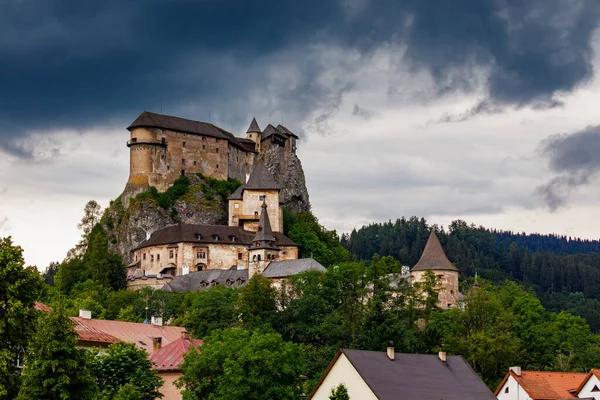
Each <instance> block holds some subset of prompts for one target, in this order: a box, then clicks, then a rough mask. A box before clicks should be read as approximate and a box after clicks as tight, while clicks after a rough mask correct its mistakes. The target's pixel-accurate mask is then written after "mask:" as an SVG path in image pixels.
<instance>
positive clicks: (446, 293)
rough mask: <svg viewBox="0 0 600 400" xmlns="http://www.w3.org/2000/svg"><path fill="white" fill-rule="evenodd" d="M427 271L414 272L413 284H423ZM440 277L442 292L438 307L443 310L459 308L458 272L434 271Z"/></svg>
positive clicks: (439, 295)
mask: <svg viewBox="0 0 600 400" xmlns="http://www.w3.org/2000/svg"><path fill="white" fill-rule="evenodd" d="M426 272H427V271H412V272H411V273H410V276H411V280H412V283H413V284H414V283H416V282H423V281H424V280H425V279H424V275H425V273H426ZM433 272H434V273H435V275H436V276H437V277H438V281H439V285H440V291H439V294H438V307H440V308H443V309H448V308H454V307H458V271H433Z"/></svg>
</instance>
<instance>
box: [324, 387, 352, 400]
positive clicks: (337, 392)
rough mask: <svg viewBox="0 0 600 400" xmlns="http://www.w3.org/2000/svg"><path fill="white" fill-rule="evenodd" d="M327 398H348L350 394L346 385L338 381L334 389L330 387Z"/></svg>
mask: <svg viewBox="0 0 600 400" xmlns="http://www.w3.org/2000/svg"><path fill="white" fill-rule="evenodd" d="M329 400H350V395H349V394H348V389H346V385H344V384H343V383H340V384H339V385H338V386H337V387H336V388H335V389H331V395H330V396H329Z"/></svg>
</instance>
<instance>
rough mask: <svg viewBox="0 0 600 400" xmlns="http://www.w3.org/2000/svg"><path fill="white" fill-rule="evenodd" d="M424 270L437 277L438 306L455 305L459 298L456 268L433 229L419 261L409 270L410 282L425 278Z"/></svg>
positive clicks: (447, 306)
mask: <svg viewBox="0 0 600 400" xmlns="http://www.w3.org/2000/svg"><path fill="white" fill-rule="evenodd" d="M426 271H432V272H433V273H434V274H435V275H436V276H437V277H438V279H439V282H440V287H441V289H440V292H439V295H438V299H439V301H438V306H439V307H440V308H443V309H448V308H453V307H457V306H458V299H459V293H458V268H456V266H454V264H452V263H451V262H450V260H448V257H446V253H444V249H442V245H441V244H440V241H439V239H438V237H437V235H436V234H435V231H433V230H432V231H431V234H430V235H429V239H428V240H427V244H426V245H425V250H423V254H421V258H420V259H419V262H417V264H416V265H415V266H414V267H412V269H411V270H410V277H411V280H412V282H413V283H415V282H422V281H423V280H424V279H425V278H424V275H425V272H426Z"/></svg>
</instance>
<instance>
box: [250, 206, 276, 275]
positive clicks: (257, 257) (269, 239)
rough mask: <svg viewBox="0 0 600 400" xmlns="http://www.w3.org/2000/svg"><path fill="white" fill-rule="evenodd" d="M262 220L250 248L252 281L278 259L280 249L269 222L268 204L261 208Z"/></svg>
mask: <svg viewBox="0 0 600 400" xmlns="http://www.w3.org/2000/svg"><path fill="white" fill-rule="evenodd" d="M261 209H262V210H261V213H260V219H259V221H258V229H257V231H256V234H255V235H254V239H253V240H252V246H250V248H249V249H248V250H249V253H248V256H249V259H250V269H249V271H248V277H249V278H250V279H251V278H252V277H253V276H254V275H255V274H262V272H263V271H264V269H265V268H266V266H267V265H269V263H270V262H271V261H274V260H276V259H277V258H278V255H279V251H280V248H279V247H278V246H277V244H276V242H277V239H276V238H275V235H273V230H272V229H271V222H270V221H269V213H268V212H267V203H265V202H264V201H263V204H262V206H261Z"/></svg>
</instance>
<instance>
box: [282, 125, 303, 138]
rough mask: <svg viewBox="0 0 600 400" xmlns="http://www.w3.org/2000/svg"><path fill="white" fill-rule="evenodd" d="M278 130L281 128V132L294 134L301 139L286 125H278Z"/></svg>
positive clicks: (289, 134)
mask: <svg viewBox="0 0 600 400" xmlns="http://www.w3.org/2000/svg"><path fill="white" fill-rule="evenodd" d="M277 130H279V131H280V132H283V133H285V134H286V135H288V136H293V137H295V138H296V139H300V138H299V137H298V136H297V135H296V134H295V133H294V132H292V131H290V130H289V129H288V128H286V127H285V126H283V125H281V124H280V125H277Z"/></svg>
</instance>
